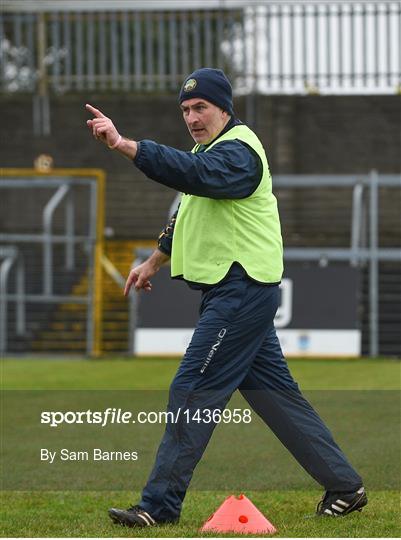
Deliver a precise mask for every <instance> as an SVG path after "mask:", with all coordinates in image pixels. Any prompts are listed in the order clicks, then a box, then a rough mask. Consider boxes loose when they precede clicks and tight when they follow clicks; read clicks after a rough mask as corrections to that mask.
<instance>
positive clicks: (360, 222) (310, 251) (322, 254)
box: [128, 171, 401, 356]
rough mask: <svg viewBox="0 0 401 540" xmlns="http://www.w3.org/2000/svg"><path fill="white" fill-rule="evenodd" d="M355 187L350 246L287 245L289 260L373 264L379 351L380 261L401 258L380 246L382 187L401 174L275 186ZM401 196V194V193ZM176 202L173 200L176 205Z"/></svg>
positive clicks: (287, 181)
mask: <svg viewBox="0 0 401 540" xmlns="http://www.w3.org/2000/svg"><path fill="white" fill-rule="evenodd" d="M305 187H309V188H322V187H326V188H329V187H332V188H341V187H349V188H352V201H353V203H352V215H351V223H350V229H351V235H350V247H343V248H327V247H324V246H322V247H315V248H306V247H299V248H285V249H284V260H285V261H319V263H320V264H322V265H327V264H328V263H329V262H330V261H348V262H349V263H350V264H352V265H354V266H355V265H359V264H362V263H368V264H369V354H370V356H377V355H378V354H379V261H394V262H401V249H400V248H399V247H394V248H380V247H379V245H378V227H379V187H390V188H398V189H401V176H400V175H380V176H379V175H378V173H377V172H376V171H371V173H370V174H369V175H368V176H366V177H355V176H353V175H342V176H335V175H276V176H275V177H274V179H273V189H274V190H275V189H280V188H299V189H300V188H305ZM365 192H367V193H368V196H369V200H368V203H369V207H368V208H367V205H366V204H365V201H364V198H363V196H364V193H365ZM398 196H399V194H398ZM174 205H175V202H174V203H173V205H172V207H173V206H174ZM367 218H368V222H369V242H368V245H365V242H364V239H365V234H364V231H365V229H366V223H365V221H366V219H367ZM150 253H151V251H150V250H137V251H136V256H135V257H136V258H135V262H134V263H133V266H136V265H138V264H140V263H141V262H143V261H144V260H145V259H146V258H147V257H148V256H149V255H150ZM130 297H131V304H130V314H131V315H130V321H131V323H130V335H129V338H128V339H129V352H131V353H132V354H135V328H136V325H137V309H138V293H136V292H135V291H133V292H131V294H130Z"/></svg>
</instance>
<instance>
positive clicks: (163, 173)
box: [134, 118, 263, 255]
mask: <svg viewBox="0 0 401 540" xmlns="http://www.w3.org/2000/svg"><path fill="white" fill-rule="evenodd" d="M237 124H241V122H240V121H239V120H237V119H235V118H231V120H230V121H229V122H228V124H227V125H226V127H225V128H224V130H223V131H222V132H221V133H220V134H219V135H218V136H217V137H220V136H221V135H223V134H224V133H225V132H226V131H228V130H229V129H231V128H232V127H234V126H235V125H237ZM217 137H216V138H217ZM212 142H213V141H211V142H210V143H209V145H210V144H212ZM207 146H208V145H202V146H201V147H200V148H199V149H198V151H197V153H196V154H193V153H192V152H183V151H181V150H176V149H175V148H171V147H170V146H164V145H161V144H157V143H155V142H153V141H149V140H143V141H140V143H139V148H138V152H137V155H136V156H135V159H134V163H135V165H136V166H137V167H138V169H140V170H141V171H142V172H143V173H144V174H146V176H148V177H149V178H151V179H152V180H155V181H156V182H159V183H160V184H163V185H165V186H168V187H171V188H173V189H176V190H177V191H180V192H183V193H188V194H190V195H197V196H198V197H209V198H211V199H243V198H245V197H249V195H251V194H252V193H253V192H254V191H255V189H256V188H257V187H258V185H259V183H260V181H261V178H262V172H263V171H262V163H261V161H260V158H259V156H258V155H257V154H256V152H254V150H252V149H251V148H250V147H249V146H248V145H247V144H245V143H243V142H242V141H238V140H230V141H222V142H220V143H218V144H216V145H215V146H214V147H213V148H211V149H210V150H209V151H208V152H205V150H206V148H207ZM176 215H177V212H176V213H175V214H174V216H173V217H172V218H171V220H170V221H169V223H168V224H167V225H166V227H165V228H164V230H163V231H162V232H161V234H160V236H159V241H158V246H159V249H160V251H162V252H163V253H165V254H166V255H170V254H171V246H172V239H173V233H174V225H175V219H176Z"/></svg>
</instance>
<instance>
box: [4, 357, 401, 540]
mask: <svg viewBox="0 0 401 540" xmlns="http://www.w3.org/2000/svg"><path fill="white" fill-rule="evenodd" d="M289 364H290V369H291V371H292V373H293V375H294V377H295V379H296V380H297V381H298V382H299V383H300V386H301V388H302V389H303V390H304V391H308V390H309V391H326V390H330V391H331V390H338V391H341V390H348V391H350V392H349V393H347V395H352V391H357V390H358V391H359V390H360V391H365V390H371V391H373V392H376V391H387V390H388V391H392V393H393V395H394V394H395V392H394V391H396V390H399V386H400V364H399V363H398V362H393V361H388V360H384V359H377V360H349V361H344V360H341V361H340V360H338V361H335V360H329V361H324V360H293V361H290V362H289ZM177 365H178V361H174V360H164V359H138V360H134V361H131V360H123V359H120V360H118V359H116V360H71V361H68V360H50V359H49V360H38V359H29V360H28V359H26V360H20V359H9V360H4V361H3V362H2V368H1V369H2V381H3V385H2V386H3V388H4V389H6V390H7V389H8V390H66V389H69V390H131V389H132V390H163V389H167V388H168V385H169V382H170V381H171V378H172V377H173V375H174V372H175V370H176V368H177ZM149 381H151V382H149ZM367 395H369V394H367ZM372 395H373V394H372ZM375 395H377V394H375ZM383 395H384V394H383ZM371 409H372V410H369V400H367V407H366V409H365V411H364V412H365V414H364V415H361V417H360V418H359V417H355V418H354V421H355V424H358V423H361V422H362V423H363V422H364V417H365V423H366V418H367V417H369V415H374V414H376V418H377V419H378V420H380V419H381V416H380V414H381V411H380V407H379V406H378V402H377V400H373V401H372V405H371ZM350 414H352V411H350ZM396 414H397V415H398V417H399V410H398V411H397V413H396ZM363 416H364V417H363ZM372 417H373V416H372ZM340 420H341V419H340ZM386 422H387V414H385V413H384V412H383V418H382V423H383V426H384V427H385V426H386ZM340 424H341V422H340ZM398 427H399V424H398ZM366 429H367V430H368V429H369V426H367V427H366ZM345 435H347V433H345ZM390 437H391V433H389V432H388V431H385V430H383V431H382V432H381V434H380V436H379V439H380V440H379V441H378V446H379V449H380V448H381V463H379V464H378V463H377V459H376V458H375V456H376V455H377V454H374V452H377V451H378V449H377V448H376V449H375V448H374V445H373V444H366V446H365V447H364V446H363V445H362V446H361V447H360V448H359V449H358V454H360V453H361V452H363V454H364V464H365V465H364V466H365V470H364V475H363V476H364V478H365V481H366V485H367V487H368V495H369V505H368V506H367V507H366V508H365V509H364V510H363V512H362V513H355V514H351V515H350V516H348V517H346V518H344V519H341V518H340V519H325V518H314V517H312V518H310V517H308V515H311V514H313V512H314V509H315V506H316V503H317V501H318V500H319V498H320V496H321V493H322V491H321V490H320V489H319V486H316V485H313V483H311V485H310V486H309V487H308V489H296V490H291V489H289V488H287V489H276V488H274V489H266V490H257V491H255V490H248V489H247V490H246V491H245V493H246V495H247V496H248V497H249V498H250V499H251V500H252V501H253V502H254V504H256V506H257V507H258V508H259V509H260V510H261V511H262V512H263V513H264V514H265V515H266V516H267V517H268V519H269V520H270V521H271V522H272V523H273V524H274V525H275V526H276V528H277V529H278V533H277V535H276V536H283V537H399V536H400V533H401V528H400V495H399V484H398V481H399V462H397V464H396V466H395V467H394V460H393V461H392V460H391V458H390V457H389V453H388V451H387V450H388V448H387V447H388V446H390V444H393V443H389V441H390ZM395 440H399V436H398V435H397V434H395ZM372 441H373V439H372ZM153 450H156V449H153ZM398 450H399V448H398ZM227 451H228V453H229V449H227ZM396 453H397V449H396ZM208 466H209V465H208V464H207V461H206V469H203V470H205V471H206V470H207V467H208ZM269 466H271V467H272V470H271V474H272V476H273V475H274V474H275V473H277V475H278V476H279V478H280V474H281V471H280V470H279V471H274V470H273V469H274V467H275V464H274V463H272V464H269ZM227 468H230V472H232V475H236V474H238V471H237V467H236V466H235V464H231V465H230V463H229V464H228V465H227ZM209 470H212V469H209ZM380 475H382V477H383V482H382V484H383V485H381V483H380V481H378V480H377V479H378V478H379V477H380ZM390 476H392V478H391V479H390V480H391V481H388V479H389V478H390ZM372 478H376V481H375V482H374V483H373V485H372V480H371V479H372ZM386 478H387V480H386V481H385V480H384V479H386ZM283 483H284V477H283ZM397 485H398V487H396V486H397ZM270 487H271V486H270ZM231 493H232V492H231V491H227V490H222V489H216V490H213V491H211V490H209V491H197V490H195V489H193V490H190V491H189V492H188V495H187V497H186V499H185V503H184V509H183V513H182V517H181V521H180V523H179V524H178V525H174V526H163V527H157V528H152V529H147V530H136V529H135V530H132V529H124V528H121V527H118V526H117V527H116V526H113V525H112V523H111V522H109V519H108V517H107V508H108V507H110V506H120V507H126V506H128V505H129V504H131V503H134V502H137V499H138V496H139V493H138V492H134V493H133V492H129V491H52V492H50V491H29V492H28V491H3V493H2V498H1V508H2V510H1V516H2V520H1V521H2V536H7V537H12V536H14V537H15V536H17V537H58V536H61V537H133V536H134V535H135V536H136V537H196V536H200V533H199V527H200V526H201V525H202V523H203V522H204V521H205V520H206V518H207V517H208V515H210V514H211V513H212V512H213V511H214V510H215V509H216V508H217V507H218V506H219V505H220V504H221V502H222V501H223V500H224V499H225V498H226V497H227V496H228V495H230V494H231ZM234 493H236V492H235V491H234ZM204 536H207V535H204ZM227 536H233V535H232V534H229V535H227Z"/></svg>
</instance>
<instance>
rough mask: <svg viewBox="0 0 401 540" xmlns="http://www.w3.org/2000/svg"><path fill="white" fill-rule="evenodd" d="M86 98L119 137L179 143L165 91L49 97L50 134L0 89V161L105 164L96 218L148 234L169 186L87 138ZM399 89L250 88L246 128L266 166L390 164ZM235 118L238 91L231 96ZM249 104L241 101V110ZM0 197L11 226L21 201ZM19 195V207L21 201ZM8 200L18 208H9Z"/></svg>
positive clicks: (382, 168) (183, 141)
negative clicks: (259, 92) (378, 92)
mask: <svg viewBox="0 0 401 540" xmlns="http://www.w3.org/2000/svg"><path fill="white" fill-rule="evenodd" d="M87 101H88V102H90V103H92V104H93V105H95V106H97V107H98V108H100V109H102V110H103V111H104V112H105V113H106V114H107V115H108V116H110V117H111V118H112V119H113V120H114V122H115V124H116V126H117V127H118V129H119V130H120V131H121V133H123V134H124V135H126V136H127V137H132V138H135V139H138V140H140V139H143V138H148V139H153V140H157V141H158V142H161V143H163V144H167V145H171V146H175V147H177V148H179V149H182V150H189V149H190V148H191V146H192V142H191V138H190V136H189V134H188V133H187V131H186V128H185V126H184V124H183V122H182V120H181V118H180V112H179V109H178V107H177V102H176V97H175V96H159V95H155V96H149V95H147V96H136V95H113V94H108V95H91V96H87V95H86V96H81V95H76V94H75V95H66V96H53V97H52V98H51V130H52V133H51V136H49V137H34V135H33V124H32V99H31V97H29V96H2V97H0V104H1V106H2V122H1V123H2V126H1V127H2V132H3V136H2V144H1V158H0V164H1V166H3V167H4V166H5V167H31V166H32V165H33V161H34V158H35V157H36V156H37V155H39V154H41V153H47V154H50V155H51V156H53V158H54V164H55V166H56V167H90V168H93V167H96V168H102V169H104V170H105V171H106V173H107V191H106V192H107V199H106V225H107V226H109V227H111V228H112V229H113V230H114V233H115V237H116V238H153V237H155V236H157V235H158V233H159V231H160V229H161V228H162V226H163V225H164V222H165V216H166V215H167V211H168V208H169V206H170V204H171V202H172V200H173V199H174V197H175V192H173V191H172V190H170V189H168V188H164V187H163V186H161V185H159V184H156V183H155V182H153V181H150V180H148V179H146V178H145V177H144V176H143V174H142V173H141V172H139V171H138V170H137V169H136V168H135V167H134V166H133V165H132V164H131V163H129V161H127V160H125V159H123V158H122V157H121V156H120V155H118V154H117V153H113V152H111V151H109V150H108V149H107V148H105V147H104V146H103V145H101V144H100V143H97V142H96V141H94V139H93V138H92V136H91V134H90V132H89V130H88V129H87V127H86V124H85V121H86V119H87V118H88V115H87V113H86V110H85V108H84V104H85V102H87ZM400 103H401V99H400V96H348V97H337V96H325V97H323V96H305V97H304V96H258V97H257V100H256V114H255V118H256V121H255V126H254V127H255V130H256V132H257V133H258V135H259V136H260V138H261V139H262V141H263V143H264V144H265V147H266V150H267V154H268V158H269V162H270V167H271V171H272V173H273V175H274V174H279V173H294V174H296V173H298V174H301V173H331V174H333V173H338V174H346V173H347V174H349V173H366V172H368V171H369V170H370V169H373V168H374V169H377V170H378V171H379V172H382V173H397V172H399V171H400V169H401V166H400V147H401V141H400ZM235 106H236V111H237V115H238V116H239V117H240V118H241V119H243V120H245V119H246V116H247V107H246V100H245V98H238V99H237V100H236V102H235ZM248 112H249V110H248ZM10 201H11V199H6V198H3V203H2V211H1V217H0V226H1V228H2V229H8V230H9V229H10V228H11V227H12V228H14V230H15V229H16V228H17V229H18V227H19V225H20V224H21V217H20V216H21V215H22V214H24V215H25V224H26V220H28V219H29V215H30V213H32V212H34V211H35V205H34V204H33V202H32V200H31V201H25V203H23V205H22V206H19V207H18V209H16V208H15V206H16V202H15V198H13V199H12V201H13V203H12V204H11V203H10ZM24 204H25V207H24ZM16 210H18V212H17V211H16Z"/></svg>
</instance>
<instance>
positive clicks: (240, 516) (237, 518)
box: [201, 494, 277, 534]
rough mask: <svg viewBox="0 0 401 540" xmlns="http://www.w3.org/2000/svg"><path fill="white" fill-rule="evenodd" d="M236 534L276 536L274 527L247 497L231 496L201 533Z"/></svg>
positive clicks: (208, 520) (208, 521)
mask: <svg viewBox="0 0 401 540" xmlns="http://www.w3.org/2000/svg"><path fill="white" fill-rule="evenodd" d="M206 531H212V532H221V533H225V532H236V533H239V534H257V533H265V534H274V533H275V532H277V530H276V528H275V527H274V525H272V524H271V523H270V521H268V520H267V519H266V518H265V516H264V515H263V514H262V512H260V511H259V510H258V509H257V508H256V506H255V505H254V504H253V503H252V502H251V501H250V500H249V499H248V497H245V495H242V494H241V495H240V496H239V497H235V496H234V495H231V496H230V497H227V499H226V500H225V501H224V502H223V504H222V505H221V506H219V508H218V509H217V510H216V512H215V513H214V514H212V515H211V516H210V517H209V518H208V519H207V521H206V522H205V523H204V524H203V527H202V528H201V532H206Z"/></svg>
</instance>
